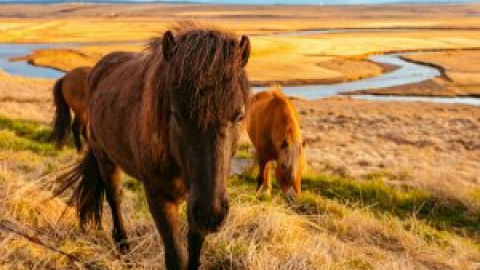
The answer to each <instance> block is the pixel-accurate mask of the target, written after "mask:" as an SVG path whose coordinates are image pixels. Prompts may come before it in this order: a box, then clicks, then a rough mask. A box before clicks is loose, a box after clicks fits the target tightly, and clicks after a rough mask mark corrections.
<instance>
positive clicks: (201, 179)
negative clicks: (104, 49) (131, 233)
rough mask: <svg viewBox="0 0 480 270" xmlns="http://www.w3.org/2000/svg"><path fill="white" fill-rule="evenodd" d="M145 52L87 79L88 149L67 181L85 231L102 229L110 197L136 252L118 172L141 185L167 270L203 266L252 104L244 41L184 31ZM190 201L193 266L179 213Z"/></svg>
mask: <svg viewBox="0 0 480 270" xmlns="http://www.w3.org/2000/svg"><path fill="white" fill-rule="evenodd" d="M173 32H174V33H175V34H172V32H170V31H167V32H166V33H165V34H164V36H163V39H162V38H161V39H155V40H153V41H152V42H151V44H150V46H149V51H147V52H145V53H112V54H110V55H107V56H105V57H104V58H102V60H100V62H99V63H98V64H97V65H96V66H95V68H94V69H93V71H92V73H91V76H90V79H89V81H90V87H91V88H90V89H91V95H90V101H89V113H90V118H89V120H90V125H89V129H90V132H91V137H90V141H89V146H90V147H89V151H88V153H87V155H86V157H85V159H84V160H83V161H82V162H81V164H80V165H79V166H78V167H76V168H75V169H74V170H73V171H71V172H70V173H69V174H66V175H64V176H63V177H61V178H60V180H61V181H63V186H61V187H60V189H59V192H60V191H61V190H62V189H65V188H67V187H68V186H72V185H73V184H74V183H75V182H77V180H79V183H78V186H77V187H76V189H75V191H74V194H73V197H72V200H73V201H74V202H76V205H77V211H78V214H79V218H80V222H81V225H84V224H86V223H90V222H93V223H94V224H99V223H100V220H101V213H102V200H103V197H104V194H105V195H106V198H107V201H108V203H109V205H110V208H111V210H112V217H113V224H114V227H113V238H114V240H115V243H116V244H117V247H118V248H119V250H120V251H121V252H127V251H128V250H129V245H128V242H127V235H126V232H125V229H124V225H123V218H122V213H121V211H120V204H121V200H122V198H121V194H122V192H121V186H122V184H121V177H120V170H122V171H124V172H125V173H127V174H129V175H131V176H133V177H135V178H137V179H138V180H140V181H142V182H143V184H144V186H145V192H146V196H147V200H148V205H149V208H150V212H151V213H152V216H153V218H154V220H155V223H156V226H157V229H158V230H159V232H160V235H161V236H162V240H163V244H164V247H165V263H166V266H167V269H187V267H188V269H198V267H199V264H200V251H201V248H202V245H203V242H204V239H205V236H206V235H207V234H208V233H210V232H215V231H217V230H218V229H219V227H220V225H221V224H222V223H223V221H224V219H225V217H226V215H227V213H228V209H229V199H228V195H227V191H226V183H227V178H228V174H229V167H230V159H231V157H232V154H233V153H234V152H235V150H236V144H237V139H238V134H239V125H240V124H239V123H240V121H241V120H242V118H243V116H244V114H245V110H246V106H247V103H248V100H249V95H250V88H249V85H248V79H247V74H246V72H245V65H246V64H247V61H248V58H249V54H250V42H249V39H248V38H247V37H246V36H243V37H242V38H241V41H239V40H238V38H237V37H236V36H235V35H234V34H232V33H229V32H226V31H222V30H218V29H215V28H204V27H199V26H197V25H194V24H180V25H179V26H177V27H176V28H175V29H174V31H173ZM185 199H186V200H187V217H188V225H189V226H188V259H187V257H186V256H185V250H184V248H185V247H184V244H183V242H182V241H181V227H182V225H181V219H180V216H179V206H180V203H181V202H182V201H184V200H185Z"/></svg>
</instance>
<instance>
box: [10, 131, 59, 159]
mask: <svg viewBox="0 0 480 270" xmlns="http://www.w3.org/2000/svg"><path fill="white" fill-rule="evenodd" d="M0 149H3V150H14V151H26V150H28V151H32V152H34V153H36V154H40V155H47V156H53V155H56V154H57V153H58V151H57V150H56V149H55V147H54V146H53V145H52V144H49V143H39V142H35V141H32V140H29V139H26V138H22V137H19V136H17V135H16V134H15V133H13V132H11V131H6V130H0Z"/></svg>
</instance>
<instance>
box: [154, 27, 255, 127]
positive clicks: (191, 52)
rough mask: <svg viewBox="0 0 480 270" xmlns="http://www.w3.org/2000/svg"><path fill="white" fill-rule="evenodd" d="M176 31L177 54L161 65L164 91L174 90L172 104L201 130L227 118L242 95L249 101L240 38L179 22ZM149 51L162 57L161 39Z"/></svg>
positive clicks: (175, 47)
mask: <svg viewBox="0 0 480 270" xmlns="http://www.w3.org/2000/svg"><path fill="white" fill-rule="evenodd" d="M173 30H174V35H175V46H174V49H173V50H174V53H173V54H172V57H171V59H169V60H168V61H164V62H163V64H160V65H161V69H162V70H161V72H163V73H164V75H163V76H162V77H163V78H162V80H161V81H159V83H161V85H162V88H165V89H166V90H167V91H172V92H171V93H170V96H171V98H172V100H171V102H172V103H173V104H174V105H175V106H176V109H177V110H178V111H179V112H180V113H181V114H182V116H183V117H185V118H188V119H190V120H191V121H192V123H194V124H196V125H198V126H200V127H207V126H209V125H210V124H212V123H215V122H216V121H218V120H222V119H227V118H228V117H230V116H231V115H232V114H233V110H235V109H236V108H235V107H234V106H233V104H234V102H237V99H238V98H239V97H240V96H241V98H243V101H244V102H247V101H248V94H249V87H248V80H247V75H246V72H245V70H244V67H243V66H242V62H241V55H240V50H239V41H238V38H237V37H236V36H235V35H234V34H233V33H231V32H228V31H223V30H220V29H217V28H213V27H204V26H199V25H198V24H194V23H180V24H177V25H176V27H173ZM148 48H149V49H150V50H151V51H152V55H156V56H155V57H160V56H161V53H159V52H161V40H160V39H154V40H152V41H151V42H150V44H149V47H148ZM239 93H241V95H239Z"/></svg>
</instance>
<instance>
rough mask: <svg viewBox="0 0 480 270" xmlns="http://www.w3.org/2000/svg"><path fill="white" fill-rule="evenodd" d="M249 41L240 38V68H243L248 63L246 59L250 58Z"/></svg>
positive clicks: (244, 37)
mask: <svg viewBox="0 0 480 270" xmlns="http://www.w3.org/2000/svg"><path fill="white" fill-rule="evenodd" d="M250 50H251V46H250V39H248V37H247V36H242V40H241V41H240V51H241V56H242V66H243V67H245V66H246V65H247V63H248V58H250Z"/></svg>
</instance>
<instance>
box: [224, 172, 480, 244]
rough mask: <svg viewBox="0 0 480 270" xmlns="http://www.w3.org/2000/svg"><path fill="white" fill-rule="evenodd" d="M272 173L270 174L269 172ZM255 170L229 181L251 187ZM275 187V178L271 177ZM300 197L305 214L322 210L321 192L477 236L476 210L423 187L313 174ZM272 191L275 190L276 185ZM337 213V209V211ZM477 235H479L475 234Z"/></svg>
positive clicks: (305, 181) (479, 225) (479, 219)
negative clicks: (401, 186) (393, 185)
mask: <svg viewBox="0 0 480 270" xmlns="http://www.w3.org/2000/svg"><path fill="white" fill-rule="evenodd" d="M272 177H273V176H272ZM255 179H256V172H255V170H251V171H250V172H246V173H245V174H243V175H241V176H240V177H239V179H238V180H235V181H233V182H232V183H233V185H236V186H239V185H240V186H242V185H250V186H251V189H252V190H254V186H255V184H256V183H255V181H256V180H255ZM272 183H273V186H274V188H275V186H276V181H275V179H274V178H273V179H272ZM302 190H303V191H304V196H303V197H304V198H302V199H301V200H300V203H301V204H302V205H301V206H300V207H299V208H298V209H299V210H300V211H302V212H305V213H309V214H317V213H321V212H322V211H323V210H324V207H323V205H322V204H324V202H323V201H322V200H318V199H317V198H316V196H318V195H321V196H322V197H325V198H327V199H332V200H336V201H338V202H340V203H342V204H346V205H349V206H351V207H362V208H368V209H370V210H371V211H373V212H374V213H377V214H382V215H385V214H387V215H394V216H397V217H399V218H401V219H407V218H411V217H415V218H416V219H419V220H422V221H424V222H426V223H427V224H429V225H430V226H433V227H434V228H436V229H441V230H449V231H454V232H455V233H459V234H461V235H469V236H475V238H477V237H478V232H479V231H480V213H478V212H474V211H473V210H472V209H470V208H468V206H466V205H465V204H463V203H462V202H461V201H459V200H455V199H453V198H440V197H436V196H435V195H434V194H431V193H429V192H427V191H422V190H415V189H411V188H410V189H405V190H398V189H395V188H393V187H391V186H388V185H387V184H385V183H384V182H383V181H380V180H371V181H359V180H355V179H349V178H345V177H341V176H332V175H323V174H314V175H306V176H304V177H303V179H302ZM275 192H279V191H278V187H277V188H276V190H274V193H275ZM338 214H341V213H338ZM479 239H480V237H479Z"/></svg>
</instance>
